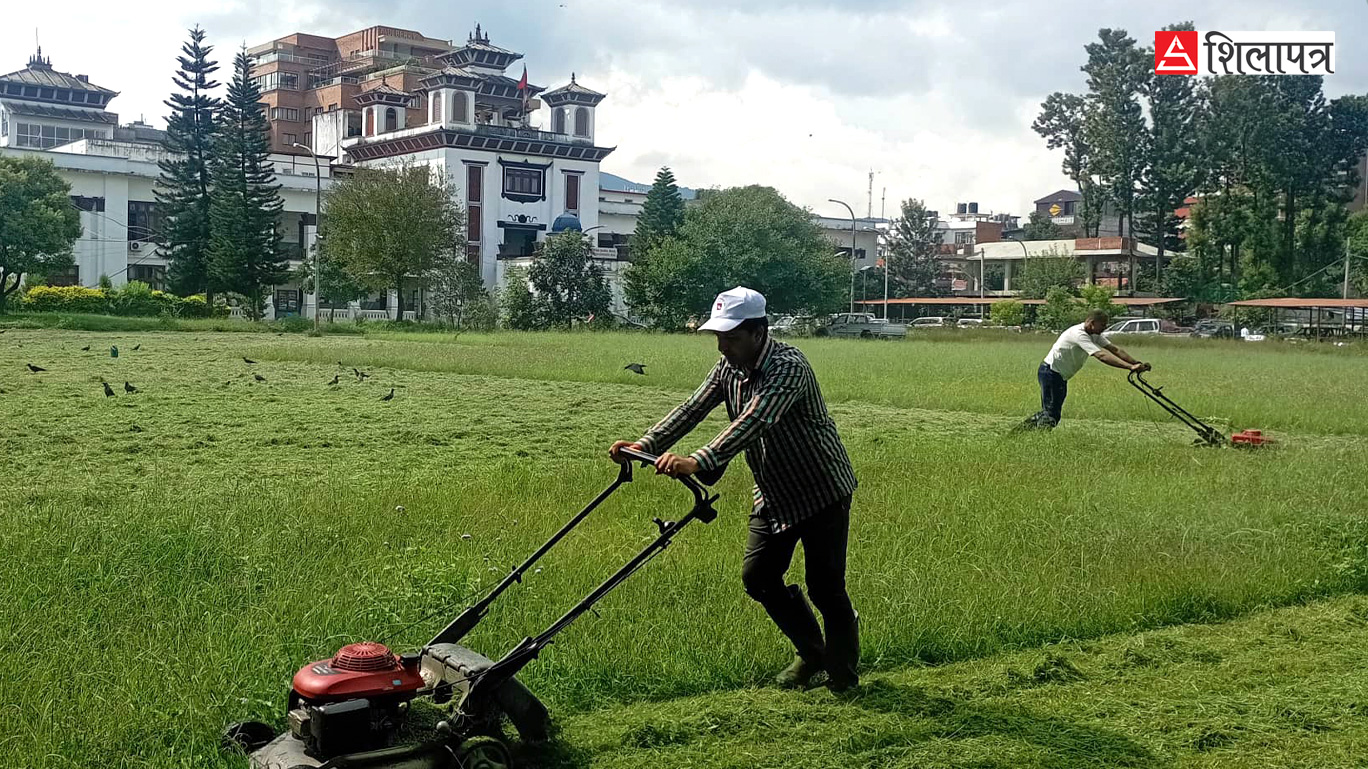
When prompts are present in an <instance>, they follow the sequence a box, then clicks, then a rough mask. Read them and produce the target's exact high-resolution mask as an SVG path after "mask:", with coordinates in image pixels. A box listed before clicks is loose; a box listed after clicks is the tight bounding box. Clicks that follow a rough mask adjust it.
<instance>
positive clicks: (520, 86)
mask: <svg viewBox="0 0 1368 769" xmlns="http://www.w3.org/2000/svg"><path fill="white" fill-rule="evenodd" d="M518 90H519V91H526V90H527V65H526V64H524V65H523V76H522V80H519V81H518Z"/></svg>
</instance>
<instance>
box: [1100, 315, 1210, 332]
mask: <svg viewBox="0 0 1368 769" xmlns="http://www.w3.org/2000/svg"><path fill="white" fill-rule="evenodd" d="M1191 332H1192V329H1190V328H1187V327H1185V326H1179V325H1176V324H1174V323H1173V322H1172V321H1168V320H1161V319H1159V318H1130V319H1128V320H1119V321H1117V322H1115V323H1113V324H1111V326H1110V327H1108V328H1107V332H1106V333H1108V334H1189V333H1191Z"/></svg>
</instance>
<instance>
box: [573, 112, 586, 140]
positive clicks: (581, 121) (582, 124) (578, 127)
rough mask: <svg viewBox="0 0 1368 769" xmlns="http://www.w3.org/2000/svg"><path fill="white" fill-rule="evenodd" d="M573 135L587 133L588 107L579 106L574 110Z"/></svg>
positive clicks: (584, 134)
mask: <svg viewBox="0 0 1368 769" xmlns="http://www.w3.org/2000/svg"><path fill="white" fill-rule="evenodd" d="M575 135H576V136H588V135H589V108H588V107H579V108H577V109H576V110H575Z"/></svg>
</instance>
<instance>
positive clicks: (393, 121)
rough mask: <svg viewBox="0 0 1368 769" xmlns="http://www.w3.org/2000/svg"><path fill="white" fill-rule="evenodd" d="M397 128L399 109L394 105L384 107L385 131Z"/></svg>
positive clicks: (396, 129)
mask: <svg viewBox="0 0 1368 769" xmlns="http://www.w3.org/2000/svg"><path fill="white" fill-rule="evenodd" d="M398 130H399V111H398V110H396V109H395V108H394V107H386V108H385V132H386V133H389V132H390V131H398Z"/></svg>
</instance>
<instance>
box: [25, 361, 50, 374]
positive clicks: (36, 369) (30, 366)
mask: <svg viewBox="0 0 1368 769" xmlns="http://www.w3.org/2000/svg"><path fill="white" fill-rule="evenodd" d="M24 365H26V366H28V370H29V371H32V372H33V373H35V374H41V373H42V372H44V371H47V369H45V368H42V367H40V366H35V365H33V364H32V363H25V364H24Z"/></svg>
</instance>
